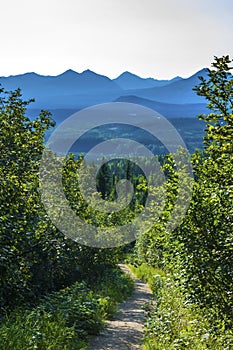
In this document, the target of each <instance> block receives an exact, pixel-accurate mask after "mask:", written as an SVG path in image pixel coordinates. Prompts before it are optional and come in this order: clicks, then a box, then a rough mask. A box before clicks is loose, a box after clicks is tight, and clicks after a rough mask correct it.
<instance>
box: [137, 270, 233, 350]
mask: <svg viewBox="0 0 233 350" xmlns="http://www.w3.org/2000/svg"><path fill="white" fill-rule="evenodd" d="M130 268H131V270H132V271H133V272H134V273H135V274H136V275H137V277H138V278H141V279H143V280H144V281H146V282H148V284H149V285H150V287H151V289H152V291H153V294H154V298H155V303H154V306H153V308H152V309H150V311H149V313H148V317H147V321H146V325H145V335H144V349H146V350H173V349H174V350H175V349H179V350H182V349H187V350H207V349H211V350H220V349H221V350H230V349H232V348H233V332H232V331H231V330H226V329H225V325H224V322H222V321H219V320H216V319H213V320H212V321H211V320H210V319H211V310H208V308H206V309H202V310H201V309H200V307H199V306H198V305H195V304H193V303H191V302H189V301H188V300H187V298H186V297H185V291H184V290H183V289H182V286H180V285H179V284H178V283H177V282H176V281H175V279H174V277H172V276H169V275H167V276H166V275H165V273H164V272H163V271H161V270H159V269H155V268H152V267H149V266H148V265H146V264H144V265H141V266H139V267H133V266H130Z"/></svg>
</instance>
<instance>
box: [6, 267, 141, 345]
mask: <svg viewBox="0 0 233 350" xmlns="http://www.w3.org/2000/svg"><path fill="white" fill-rule="evenodd" d="M133 288H134V283H133V281H132V279H130V277H129V276H126V275H124V274H123V273H122V272H121V271H120V270H119V269H107V270H105V271H104V272H103V274H102V277H99V278H98V280H96V281H95V284H92V289H90V288H89V287H87V285H86V284H85V283H84V282H81V283H77V282H76V283H74V284H73V285H71V286H70V287H66V288H65V289H62V290H60V291H58V292H53V293H51V294H49V295H47V296H46V297H43V299H42V300H41V301H40V302H39V304H38V305H37V306H36V307H34V308H33V309H26V310H25V309H24V308H22V307H20V308H17V309H16V310H14V311H13V312H11V313H10V314H9V315H8V316H6V317H5V318H4V319H2V320H1V321H2V322H1V324H0V348H1V349H9V350H23V349H28V350H30V349H41V350H43V349H44V350H47V349H51V350H53V349H54V350H59V349H67V350H72V349H83V350H84V349H86V347H87V342H88V337H89V336H90V335H96V334H98V332H99V331H100V330H101V329H102V328H103V326H104V323H103V321H104V319H105V318H106V317H110V316H113V315H114V314H115V313H116V311H117V306H118V304H119V303H120V302H122V301H123V300H125V299H126V298H127V297H129V296H130V295H131V293H132V291H133Z"/></svg>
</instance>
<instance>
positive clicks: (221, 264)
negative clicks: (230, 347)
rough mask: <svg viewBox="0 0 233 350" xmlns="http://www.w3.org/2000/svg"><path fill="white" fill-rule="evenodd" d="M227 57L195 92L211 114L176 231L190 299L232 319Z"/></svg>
mask: <svg viewBox="0 0 233 350" xmlns="http://www.w3.org/2000/svg"><path fill="white" fill-rule="evenodd" d="M230 62H231V60H230V59H229V57H228V56H224V57H221V58H215V62H214V63H213V68H214V69H212V70H211V69H210V70H209V80H205V79H203V78H201V83H200V85H199V86H197V87H196V88H195V90H196V91H197V93H198V94H199V95H201V96H205V97H206V99H207V100H208V107H209V108H210V109H211V111H212V112H211V113H210V114H209V115H202V116H201V118H202V119H203V120H205V121H206V122H207V123H208V124H207V126H206V136H205V149H204V153H203V154H200V153H198V154H196V155H194V157H193V164H194V167H195V174H196V179H197V181H196V184H195V187H194V193H193V200H192V204H191V206H190V209H189V211H188V215H187V216H186V219H185V221H184V223H183V225H182V226H181V227H180V229H179V230H178V232H177V237H178V239H179V240H180V241H182V242H183V251H182V261H183V266H184V268H183V269H182V270H183V276H184V277H185V279H186V286H187V288H188V290H189V293H190V295H191V296H192V297H193V299H194V300H196V301H198V302H200V303H202V304H203V305H204V306H208V307H209V308H213V310H214V311H213V312H216V317H221V318H224V319H226V322H229V327H232V319H233V254H232V252H233V231H232V225H233V201H232V198H233V162H232V160H233V141H232V135H233V78H232V75H231V73H230V71H231V69H232V67H230V66H229V64H230Z"/></svg>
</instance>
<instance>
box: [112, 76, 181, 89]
mask: <svg viewBox="0 0 233 350" xmlns="http://www.w3.org/2000/svg"><path fill="white" fill-rule="evenodd" d="M180 79H182V78H180V77H175V78H173V79H171V80H157V79H153V78H141V77H139V76H138V75H136V74H132V73H130V72H124V73H122V74H121V75H119V77H117V78H116V79H113V81H115V82H116V83H117V84H118V85H119V86H120V87H121V88H122V89H123V90H130V89H146V88H151V87H160V86H164V85H167V84H170V83H171V82H173V81H177V80H180Z"/></svg>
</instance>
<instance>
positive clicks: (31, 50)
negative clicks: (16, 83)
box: [0, 0, 233, 79]
mask: <svg viewBox="0 0 233 350" xmlns="http://www.w3.org/2000/svg"><path fill="white" fill-rule="evenodd" d="M0 4H1V7H0V9H1V12H0V13H1V44H0V76H8V75H14V74H22V73H25V72H36V73H38V74H43V75H57V74H60V73H62V72H64V71H65V70H67V69H73V70H75V71H77V72H82V71H83V70H85V69H91V70H93V71H95V72H96V73H99V74H103V75H107V76H109V77H110V78H115V77H117V76H118V75H119V74H121V73H122V72H124V71H126V70H128V71H131V72H132V73H135V74H138V75H140V76H142V77H153V78H158V79H166V78H172V77H174V76H177V75H180V76H182V77H188V76H190V75H192V74H194V73H195V72H196V71H198V70H199V69H202V68H204V67H207V66H210V63H211V62H212V61H213V57H214V56H222V55H227V54H229V55H230V56H231V58H233V0H40V1H38V0H20V1H19V0H9V1H3V0H1V3H0Z"/></svg>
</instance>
